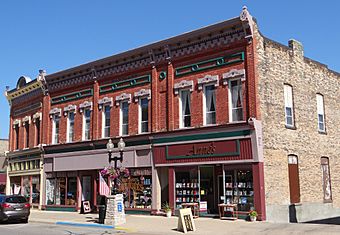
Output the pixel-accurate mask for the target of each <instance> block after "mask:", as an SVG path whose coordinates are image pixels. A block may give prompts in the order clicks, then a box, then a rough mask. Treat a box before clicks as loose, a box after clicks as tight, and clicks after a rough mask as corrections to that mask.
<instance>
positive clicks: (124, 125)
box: [120, 101, 129, 135]
mask: <svg viewBox="0 0 340 235" xmlns="http://www.w3.org/2000/svg"><path fill="white" fill-rule="evenodd" d="M128 134H129V103H128V101H123V102H121V103H120V135H128Z"/></svg>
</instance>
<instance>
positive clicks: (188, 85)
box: [174, 80, 194, 95]
mask: <svg viewBox="0 0 340 235" xmlns="http://www.w3.org/2000/svg"><path fill="white" fill-rule="evenodd" d="M181 89H189V90H190V92H192V91H193V90H194V81H187V80H183V81H180V82H178V83H175V85H174V93H175V95H178V92H179V90H181Z"/></svg>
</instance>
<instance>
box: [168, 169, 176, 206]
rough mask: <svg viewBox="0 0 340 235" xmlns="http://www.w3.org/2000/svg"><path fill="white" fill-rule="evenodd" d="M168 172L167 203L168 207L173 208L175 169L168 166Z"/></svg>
mask: <svg viewBox="0 0 340 235" xmlns="http://www.w3.org/2000/svg"><path fill="white" fill-rule="evenodd" d="M168 172H169V204H170V207H171V208H173V209H175V208H176V205H175V169H174V168H173V167H169V168H168Z"/></svg>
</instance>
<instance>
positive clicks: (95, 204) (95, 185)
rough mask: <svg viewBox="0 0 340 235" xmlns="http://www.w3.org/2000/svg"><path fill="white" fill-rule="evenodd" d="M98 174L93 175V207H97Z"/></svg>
mask: <svg viewBox="0 0 340 235" xmlns="http://www.w3.org/2000/svg"><path fill="white" fill-rule="evenodd" d="M97 177H98V175H97V172H96V174H95V175H93V206H94V207H96V206H97Z"/></svg>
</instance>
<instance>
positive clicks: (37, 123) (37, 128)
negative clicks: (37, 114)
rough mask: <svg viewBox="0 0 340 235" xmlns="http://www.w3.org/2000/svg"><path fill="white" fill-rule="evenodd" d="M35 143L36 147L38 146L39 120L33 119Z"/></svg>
mask: <svg viewBox="0 0 340 235" xmlns="http://www.w3.org/2000/svg"><path fill="white" fill-rule="evenodd" d="M35 133H36V134H35V143H36V145H39V144H40V119H39V118H37V119H35Z"/></svg>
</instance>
